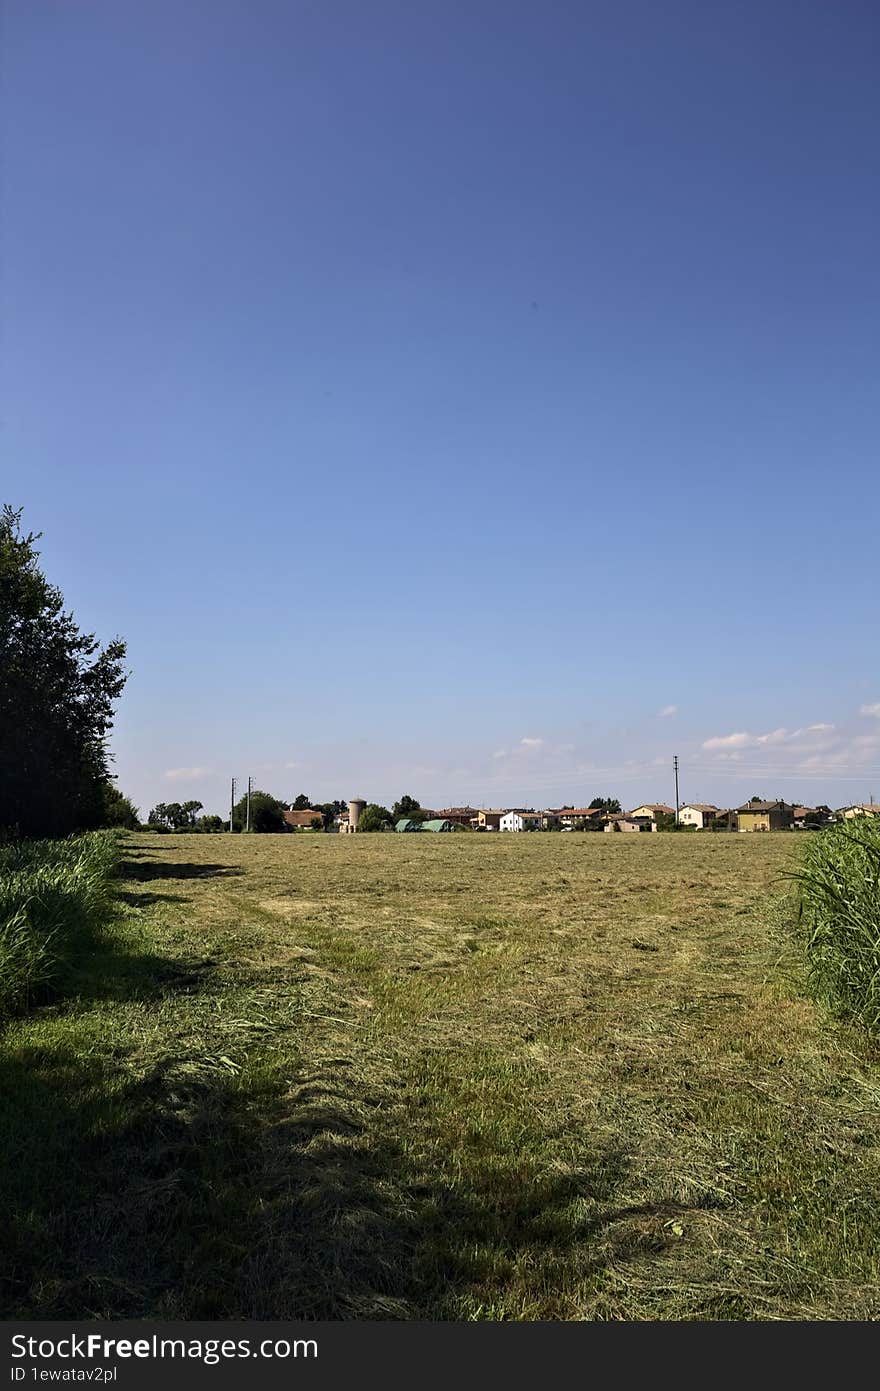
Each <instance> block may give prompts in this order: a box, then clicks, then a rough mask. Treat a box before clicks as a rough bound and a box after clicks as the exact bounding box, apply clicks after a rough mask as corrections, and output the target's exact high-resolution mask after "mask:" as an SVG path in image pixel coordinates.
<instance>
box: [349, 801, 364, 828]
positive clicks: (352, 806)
mask: <svg viewBox="0 0 880 1391" xmlns="http://www.w3.org/2000/svg"><path fill="white" fill-rule="evenodd" d="M366 805H367V804H366V802H365V801H364V799H363V797H354V798H352V800H351V801H350V802H349V804H348V829H349V830H350V831H356V830H357V826H358V821H359V820H360V816H361V812H362V811H363V809H364V807H365V806H366Z"/></svg>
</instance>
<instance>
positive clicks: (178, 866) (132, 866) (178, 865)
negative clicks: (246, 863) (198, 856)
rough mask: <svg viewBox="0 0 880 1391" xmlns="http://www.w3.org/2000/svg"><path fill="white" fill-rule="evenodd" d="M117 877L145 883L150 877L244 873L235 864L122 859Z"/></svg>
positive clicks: (222, 876) (192, 877)
mask: <svg viewBox="0 0 880 1391" xmlns="http://www.w3.org/2000/svg"><path fill="white" fill-rule="evenodd" d="M118 873H119V878H120V879H127V880H134V881H136V882H140V883H147V882H149V881H150V880H152V879H219V878H233V877H235V876H238V875H241V874H244V870H243V869H239V868H238V867H237V866H235V865H214V864H197V863H185V862H181V861H179V860H158V861H156V860H149V861H143V860H135V859H132V858H129V859H126V860H123V861H122V862H121V863H120V865H119V871H118Z"/></svg>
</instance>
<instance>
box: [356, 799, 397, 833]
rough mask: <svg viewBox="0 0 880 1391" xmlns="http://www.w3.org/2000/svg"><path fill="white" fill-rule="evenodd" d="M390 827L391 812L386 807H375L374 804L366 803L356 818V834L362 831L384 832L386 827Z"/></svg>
mask: <svg viewBox="0 0 880 1391" xmlns="http://www.w3.org/2000/svg"><path fill="white" fill-rule="evenodd" d="M390 825H391V812H390V811H389V810H388V808H387V807H380V806H377V805H376V803H375V802H368V803H367V805H366V806H365V807H364V809H363V811H362V812H361V814H360V816H359V817H358V823H357V829H358V834H359V835H360V833H361V832H362V831H384V830H385V827H386V826H390Z"/></svg>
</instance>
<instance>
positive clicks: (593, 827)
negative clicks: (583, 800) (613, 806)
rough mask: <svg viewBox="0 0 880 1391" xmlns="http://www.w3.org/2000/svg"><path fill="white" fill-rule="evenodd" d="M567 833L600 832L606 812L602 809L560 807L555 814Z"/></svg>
mask: <svg viewBox="0 0 880 1391" xmlns="http://www.w3.org/2000/svg"><path fill="white" fill-rule="evenodd" d="M548 814H551V815H553V816H556V817H557V818H558V820H559V824H560V826H562V827H564V829H565V830H567V831H598V830H600V829H601V824H602V817H603V815H604V812H603V810H602V808H601V807H558V808H557V810H556V811H555V812H553V813H548Z"/></svg>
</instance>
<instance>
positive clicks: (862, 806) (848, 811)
mask: <svg viewBox="0 0 880 1391" xmlns="http://www.w3.org/2000/svg"><path fill="white" fill-rule="evenodd" d="M843 815H844V819H845V820H846V821H854V820H855V819H856V817H857V816H880V803H877V802H859V803H857V805H856V806H854V807H845V808H844V812H843Z"/></svg>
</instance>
